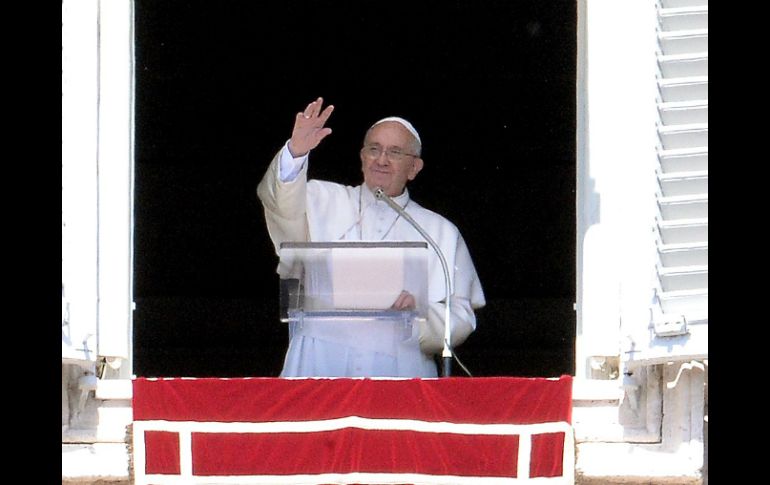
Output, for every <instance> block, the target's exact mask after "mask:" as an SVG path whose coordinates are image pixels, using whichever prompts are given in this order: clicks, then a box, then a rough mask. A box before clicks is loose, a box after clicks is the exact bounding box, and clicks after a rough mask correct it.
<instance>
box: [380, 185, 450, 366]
mask: <svg viewBox="0 0 770 485" xmlns="http://www.w3.org/2000/svg"><path fill="white" fill-rule="evenodd" d="M374 197H375V198H376V199H377V200H384V201H385V202H386V203H387V204H388V205H389V206H390V207H391V209H393V210H394V211H396V212H397V213H398V215H400V216H401V217H403V218H404V219H405V220H406V221H407V222H408V223H409V224H411V225H412V227H414V228H415V229H416V230H417V232H419V233H420V235H421V236H422V237H423V238H425V240H426V241H428V244H430V246H431V247H432V248H433V250H434V251H436V254H437V255H438V259H439V261H441V268H442V269H443V270H444V284H445V287H446V300H445V301H446V309H445V311H444V348H443V350H442V351H441V358H442V361H443V368H442V377H449V376H450V375H451V373H452V372H451V367H452V347H451V344H450V342H451V341H452V327H451V325H450V315H451V312H450V308H451V303H452V302H451V297H452V288H451V280H450V279H449V266H448V265H447V263H446V258H444V253H442V252H441V249H440V248H439V247H438V244H436V241H434V240H433V238H432V237H430V234H428V233H427V232H425V229H423V228H422V227H421V226H420V225H419V224H417V221H415V220H414V219H412V216H410V215H409V214H407V213H406V211H405V210H404V209H403V208H402V207H401V206H400V205H398V204H396V202H395V201H393V199H391V198H390V196H388V195H387V194H386V193H385V191H384V190H382V187H376V188H375V189H374Z"/></svg>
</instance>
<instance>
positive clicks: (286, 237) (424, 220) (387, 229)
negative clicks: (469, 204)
mask: <svg viewBox="0 0 770 485" xmlns="http://www.w3.org/2000/svg"><path fill="white" fill-rule="evenodd" d="M306 161H307V156H305V157H301V158H298V159H294V158H293V157H292V156H291V154H290V153H289V151H288V149H287V147H286V145H284V147H283V148H282V149H281V150H280V151H279V152H278V154H276V156H275V158H274V159H273V161H272V162H271V164H270V167H269V168H268V170H267V173H266V174H265V176H264V177H263V178H262V181H261V182H260V183H259V186H258V187H257V195H258V196H259V199H260V200H261V201H262V205H263V207H264V209H265V220H266V222H267V229H268V232H269V233H270V238H271V239H272V241H273V244H274V245H275V248H276V254H277V253H278V250H279V248H280V244H281V243H282V242H289V241H313V242H321V241H341V240H363V241H382V240H388V241H422V240H423V238H422V236H421V235H420V234H419V232H417V231H416V230H415V229H414V228H413V227H412V226H411V225H410V224H409V222H407V221H406V220H404V218H402V217H399V216H398V213H397V212H396V211H394V210H393V209H392V208H391V207H389V206H388V205H387V204H386V203H385V202H384V201H381V200H376V199H375V197H374V194H373V193H372V191H371V190H370V189H369V188H368V187H367V186H366V185H365V184H361V185H359V186H357V187H350V186H344V185H340V184H337V183H332V182H325V181H320V180H310V181H308V180H307V163H306ZM393 200H395V201H396V202H397V203H398V204H399V205H400V206H401V207H404V210H405V211H406V212H407V213H408V214H409V215H410V216H412V218H413V219H414V220H415V221H416V222H417V223H418V224H419V225H420V226H422V228H423V229H425V231H427V232H428V234H430V236H431V237H432V238H433V240H434V241H435V242H436V243H437V244H438V246H439V247H440V248H441V251H442V252H443V253H444V257H445V258H446V261H447V265H448V266H449V273H450V278H451V280H452V283H451V288H452V289H453V290H454V292H453V294H452V297H451V302H452V304H451V323H452V332H451V334H452V342H451V344H452V347H455V346H457V345H459V344H461V343H462V342H464V341H465V339H466V338H467V337H468V335H470V333H471V332H473V331H474V330H475V329H476V316H475V314H474V309H477V308H481V307H482V306H484V305H485V303H486V301H485V299H484V292H483V290H482V288H481V283H480V281H479V278H478V275H477V274H476V269H475V267H474V266H473V261H472V260H471V256H470V253H469V252H468V248H467V246H466V244H465V241H464V240H463V238H462V236H461V235H460V232H459V231H458V229H457V227H456V226H455V225H454V224H452V223H451V222H450V221H448V220H447V219H445V218H444V217H443V216H441V215H439V214H437V213H435V212H432V211H430V210H428V209H425V208H423V207H421V206H420V205H419V204H417V203H416V202H415V201H413V200H410V198H409V192H408V190H406V189H405V190H404V193H403V194H401V195H400V196H398V197H394V198H393ZM279 273H281V269H280V265H279ZM445 299H446V286H445V283H444V271H443V268H442V266H441V262H440V260H439V258H438V256H436V254H435V252H434V251H430V255H429V256H428V302H429V308H428V312H427V319H425V320H421V321H420V322H421V323H420V325H419V328H418V327H417V326H415V329H414V334H413V336H412V339H413V340H412V343H413V345H412V346H411V348H413V349H415V350H414V351H409V350H408V348H409V346H408V343H409V342H405V346H404V347H403V348H401V349H400V350H396V351H393V350H392V349H385V348H382V346H381V345H380V342H381V341H382V338H381V336H378V335H366V334H360V332H345V331H344V330H340V332H337V333H333V332H330V331H329V330H330V329H333V328H334V327H333V326H327V327H326V328H325V329H324V331H323V332H315V333H314V332H312V331H311V332H291V333H290V341H289V348H288V350H287V352H286V359H285V361H284V366H283V371H282V372H281V376H282V377H313V376H319V377H321V376H325V377H342V376H345V377H380V376H381V377H436V376H437V369H436V364H435V361H434V360H433V355H434V354H437V353H440V352H441V350H442V348H443V339H444V317H445V308H446V307H445V305H444V303H442V302H443V301H444V300H445ZM415 341H419V346H417V345H414V343H415Z"/></svg>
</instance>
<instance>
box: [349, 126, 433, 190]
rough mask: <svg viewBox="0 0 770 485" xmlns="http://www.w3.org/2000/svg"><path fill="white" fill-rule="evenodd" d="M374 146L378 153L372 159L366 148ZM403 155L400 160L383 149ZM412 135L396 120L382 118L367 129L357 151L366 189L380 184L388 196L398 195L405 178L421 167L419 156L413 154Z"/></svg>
mask: <svg viewBox="0 0 770 485" xmlns="http://www.w3.org/2000/svg"><path fill="white" fill-rule="evenodd" d="M372 147H378V148H379V149H380V151H381V152H382V153H381V154H380V155H379V156H378V157H376V158H373V157H372V156H371V151H370V150H368V148H372ZM388 150H390V151H397V152H401V153H402V154H405V155H404V156H403V157H401V158H402V159H401V160H396V159H389V158H388V155H387V153H386V152H387V151H388ZM413 154H414V138H413V137H412V134H411V133H409V131H408V130H407V129H406V128H404V127H403V126H402V125H401V124H400V123H398V122H395V121H385V122H383V123H380V124H378V125H377V126H375V127H374V128H372V129H371V130H370V131H369V134H368V135H367V137H366V138H365V139H364V149H363V150H361V171H362V172H363V173H364V182H365V183H366V185H367V187H369V189H370V190H372V191H373V190H374V189H375V188H377V187H382V190H383V191H384V192H385V193H386V194H387V195H389V196H391V197H395V196H397V195H401V193H402V192H403V191H404V187H405V186H406V183H407V182H408V181H409V180H414V178H415V177H416V176H417V174H418V173H419V171H420V170H422V165H423V162H422V159H421V158H419V157H417V156H413Z"/></svg>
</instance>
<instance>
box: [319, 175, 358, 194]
mask: <svg viewBox="0 0 770 485" xmlns="http://www.w3.org/2000/svg"><path fill="white" fill-rule="evenodd" d="M355 189H356V188H355V187H351V186H350V185H343V184H340V183H337V182H331V181H328V180H319V179H310V180H308V181H307V190H308V194H309V195H311V196H323V195H325V196H347V197H350V195H351V194H352V193H353V191H354V190H355Z"/></svg>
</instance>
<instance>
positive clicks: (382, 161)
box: [374, 150, 390, 165]
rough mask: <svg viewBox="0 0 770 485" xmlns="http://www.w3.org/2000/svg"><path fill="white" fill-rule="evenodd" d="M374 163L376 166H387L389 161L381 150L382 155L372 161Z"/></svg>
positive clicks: (385, 153) (386, 154)
mask: <svg viewBox="0 0 770 485" xmlns="http://www.w3.org/2000/svg"><path fill="white" fill-rule="evenodd" d="M374 161H375V162H377V165H388V164H390V160H388V153H387V152H386V151H385V150H383V151H382V153H380V156H379V157H377V158H375V159H374Z"/></svg>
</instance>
